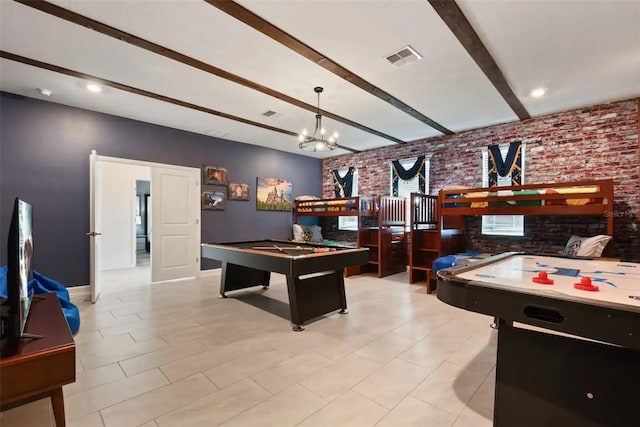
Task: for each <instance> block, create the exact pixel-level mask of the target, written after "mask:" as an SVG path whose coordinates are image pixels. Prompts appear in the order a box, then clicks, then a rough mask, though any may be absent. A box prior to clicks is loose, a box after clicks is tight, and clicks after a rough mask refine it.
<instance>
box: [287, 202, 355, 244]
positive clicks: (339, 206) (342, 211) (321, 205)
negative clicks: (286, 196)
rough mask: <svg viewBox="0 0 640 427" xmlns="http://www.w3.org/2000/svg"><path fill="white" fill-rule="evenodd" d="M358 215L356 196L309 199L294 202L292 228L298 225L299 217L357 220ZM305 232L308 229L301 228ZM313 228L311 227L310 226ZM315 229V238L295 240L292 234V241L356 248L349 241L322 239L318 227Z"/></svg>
mask: <svg viewBox="0 0 640 427" xmlns="http://www.w3.org/2000/svg"><path fill="white" fill-rule="evenodd" d="M359 215H360V198H359V197H358V196H355V197H341V198H335V199H309V200H296V201H295V206H294V217H295V220H294V228H295V226H296V224H298V222H299V219H300V217H339V216H354V217H356V219H358V218H359ZM302 227H303V228H306V229H307V230H308V229H309V227H305V226H302ZM312 227H313V226H312ZM315 227H317V229H316V230H317V233H316V236H315V237H316V238H311V239H304V238H299V239H296V236H295V233H294V239H293V240H294V241H300V242H312V243H320V244H323V245H332V246H345V247H355V246H357V242H355V241H353V242H349V241H339V240H328V239H325V238H324V237H322V234H321V232H320V227H319V226H315Z"/></svg>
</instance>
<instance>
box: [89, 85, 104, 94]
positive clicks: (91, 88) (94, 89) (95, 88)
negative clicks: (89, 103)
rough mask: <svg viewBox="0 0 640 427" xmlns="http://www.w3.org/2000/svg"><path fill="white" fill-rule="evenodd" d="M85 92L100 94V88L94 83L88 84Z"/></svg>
mask: <svg viewBox="0 0 640 427" xmlns="http://www.w3.org/2000/svg"><path fill="white" fill-rule="evenodd" d="M87 90H88V91H89V92H93V93H100V92H102V87H101V86H100V85H98V84H96V83H88V84H87Z"/></svg>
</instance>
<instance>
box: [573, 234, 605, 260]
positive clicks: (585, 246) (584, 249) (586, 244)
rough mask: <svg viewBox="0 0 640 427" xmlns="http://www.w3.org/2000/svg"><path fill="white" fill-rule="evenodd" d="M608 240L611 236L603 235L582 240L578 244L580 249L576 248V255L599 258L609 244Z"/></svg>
mask: <svg viewBox="0 0 640 427" xmlns="http://www.w3.org/2000/svg"><path fill="white" fill-rule="evenodd" d="M609 240H611V236H606V235H603V234H600V235H598V236H593V237H589V238H587V239H584V240H583V241H582V243H580V248H578V253H577V254H576V255H578V256H592V257H599V256H601V255H602V251H603V250H604V247H605V246H607V243H609Z"/></svg>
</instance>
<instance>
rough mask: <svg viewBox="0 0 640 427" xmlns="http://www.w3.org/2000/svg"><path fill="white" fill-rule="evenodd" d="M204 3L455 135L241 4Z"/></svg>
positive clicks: (224, 0) (210, 0)
mask: <svg viewBox="0 0 640 427" xmlns="http://www.w3.org/2000/svg"><path fill="white" fill-rule="evenodd" d="M204 1H206V2H207V3H209V4H210V5H211V6H213V7H215V8H217V9H219V10H221V11H223V12H225V13H227V14H228V15H230V16H233V17H234V18H236V19H237V20H239V21H240V22H243V23H245V24H246V25H248V26H250V27H251V28H253V29H255V30H257V31H260V32H261V33H262V34H264V35H266V36H268V37H270V38H272V39H273V40H275V41H277V42H279V43H281V44H282V45H284V46H286V47H288V48H289V49H291V50H293V51H294V52H297V53H298V54H300V55H302V56H304V57H305V58H307V59H308V60H310V61H312V62H314V63H315V64H317V65H319V66H321V67H322V68H324V69H326V70H329V71H330V72H332V73H333V74H335V75H337V76H339V77H342V78H343V79H345V80H347V81H348V82H349V83H352V84H354V85H356V86H357V87H359V88H360V89H362V90H364V91H366V92H368V93H370V94H371V95H373V96H375V97H377V98H380V99H382V100H383V101H385V102H387V103H389V104H391V105H393V106H394V107H396V108H397V109H399V110H400V111H402V112H404V113H406V114H408V115H410V116H411V117H413V118H415V119H417V120H419V121H421V122H422V123H424V124H426V125H427V126H430V127H432V128H433V129H436V130H437V131H438V132H442V133H443V134H445V135H452V134H453V132H452V131H451V130H449V129H447V128H446V127H444V126H442V125H441V124H439V123H437V122H436V121H434V120H432V119H430V118H429V117H427V116H425V115H424V114H422V113H421V112H419V111H417V110H415V109H414V108H412V107H410V106H409V105H407V104H405V103H404V102H402V101H401V100H399V99H398V98H396V97H394V96H393V95H391V94H389V93H388V92H385V91H384V90H382V89H380V88H379V87H377V86H375V85H373V84H371V83H369V82H368V81H366V80H365V79H363V78H362V77H360V76H359V75H357V74H355V73H353V72H352V71H350V70H348V69H347V68H345V67H343V66H342V65H340V64H338V63H337V62H335V61H333V60H332V59H331V58H328V57H326V56H325V55H323V54H321V53H320V52H318V51H317V50H315V49H313V48H312V47H310V46H308V45H306V44H304V43H303V42H301V41H300V40H298V39H296V38H295V37H293V36H292V35H290V34H288V33H286V32H284V31H283V30H281V29H280V28H278V27H276V26H275V25H273V24H271V23H270V22H269V21H266V20H265V19H263V18H261V17H259V16H258V15H256V14H255V13H253V12H251V11H250V10H248V9H246V8H244V7H243V6H241V5H239V4H238V3H236V2H234V1H231V0H204Z"/></svg>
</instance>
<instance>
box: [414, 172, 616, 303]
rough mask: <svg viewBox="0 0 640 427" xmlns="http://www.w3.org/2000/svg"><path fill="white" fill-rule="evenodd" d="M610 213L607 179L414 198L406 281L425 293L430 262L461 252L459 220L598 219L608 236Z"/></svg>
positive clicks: (446, 192)
mask: <svg viewBox="0 0 640 427" xmlns="http://www.w3.org/2000/svg"><path fill="white" fill-rule="evenodd" d="M613 212H614V209H613V180H612V179H604V180H585V181H573V182H558V183H542V184H524V185H519V186H513V187H499V188H496V187H491V188H464V189H455V190H441V191H440V193H439V195H438V196H428V195H422V194H414V195H412V200H411V231H410V239H409V241H410V249H409V281H410V283H414V282H416V281H417V280H421V279H425V280H426V282H427V292H428V293H429V292H431V290H432V286H431V285H432V281H433V279H434V278H435V277H434V276H433V273H432V270H431V267H430V266H431V263H432V262H433V260H435V259H436V258H438V257H440V256H445V255H451V254H454V253H457V252H462V251H464V249H465V241H464V240H465V237H464V217H465V216H474V215H591V216H604V217H606V220H607V234H608V235H609V236H613V217H614V216H613ZM436 255H437V256H436Z"/></svg>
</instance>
